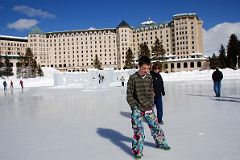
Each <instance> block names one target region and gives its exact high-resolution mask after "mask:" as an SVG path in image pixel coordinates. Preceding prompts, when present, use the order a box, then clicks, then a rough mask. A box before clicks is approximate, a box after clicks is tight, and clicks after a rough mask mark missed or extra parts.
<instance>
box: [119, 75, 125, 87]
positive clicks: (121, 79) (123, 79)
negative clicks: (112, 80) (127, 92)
mask: <svg viewBox="0 0 240 160" xmlns="http://www.w3.org/2000/svg"><path fill="white" fill-rule="evenodd" d="M120 81H121V82H122V87H124V81H125V78H124V77H123V76H122V77H121V78H120Z"/></svg>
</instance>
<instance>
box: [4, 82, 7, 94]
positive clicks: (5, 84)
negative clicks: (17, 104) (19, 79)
mask: <svg viewBox="0 0 240 160" xmlns="http://www.w3.org/2000/svg"><path fill="white" fill-rule="evenodd" d="M3 88H4V92H6V91H7V82H6V80H4V81H3Z"/></svg>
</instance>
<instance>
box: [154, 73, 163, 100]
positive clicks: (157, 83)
mask: <svg viewBox="0 0 240 160" xmlns="http://www.w3.org/2000/svg"><path fill="white" fill-rule="evenodd" d="M151 75H152V79H153V89H154V93H155V97H159V96H162V95H163V96H165V90H164V84H163V79H162V76H161V75H160V74H159V73H155V72H151Z"/></svg>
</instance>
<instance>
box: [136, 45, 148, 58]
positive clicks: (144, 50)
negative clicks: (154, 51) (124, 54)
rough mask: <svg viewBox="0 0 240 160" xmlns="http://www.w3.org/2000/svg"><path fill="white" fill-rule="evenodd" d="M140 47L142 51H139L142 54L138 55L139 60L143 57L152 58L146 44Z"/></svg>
mask: <svg viewBox="0 0 240 160" xmlns="http://www.w3.org/2000/svg"><path fill="white" fill-rule="evenodd" d="M139 47H140V51H139V52H140V53H139V55H138V58H140V57H142V56H148V57H150V50H149V48H148V46H147V43H146V42H144V43H141V44H140V46H139Z"/></svg>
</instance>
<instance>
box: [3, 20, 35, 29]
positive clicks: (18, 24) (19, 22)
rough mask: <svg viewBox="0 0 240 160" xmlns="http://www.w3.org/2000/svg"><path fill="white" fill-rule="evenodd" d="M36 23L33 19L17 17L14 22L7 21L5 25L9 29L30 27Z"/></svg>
mask: <svg viewBox="0 0 240 160" xmlns="http://www.w3.org/2000/svg"><path fill="white" fill-rule="evenodd" d="M37 23H38V21H37V20H35V19H19V20H17V21H16V22H13V23H9V24H8V25H7V27H8V28H9V29H16V30H24V29H30V28H31V27H33V26H35V25H36V24H37Z"/></svg>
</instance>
